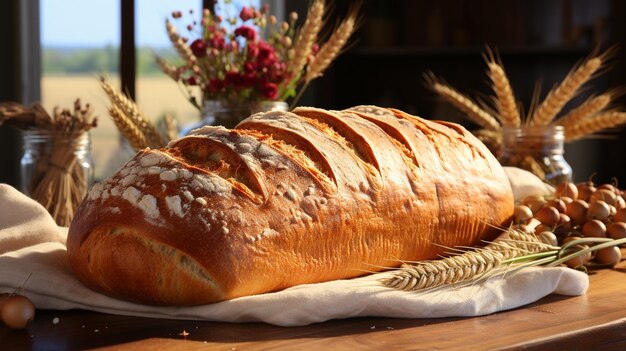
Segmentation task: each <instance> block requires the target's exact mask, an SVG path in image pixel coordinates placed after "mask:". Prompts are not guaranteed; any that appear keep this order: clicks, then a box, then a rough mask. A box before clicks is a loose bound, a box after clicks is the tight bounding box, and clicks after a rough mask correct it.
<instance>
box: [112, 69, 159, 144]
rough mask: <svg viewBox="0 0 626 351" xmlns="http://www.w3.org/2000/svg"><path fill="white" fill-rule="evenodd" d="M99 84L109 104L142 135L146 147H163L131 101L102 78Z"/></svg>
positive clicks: (142, 114)
mask: <svg viewBox="0 0 626 351" xmlns="http://www.w3.org/2000/svg"><path fill="white" fill-rule="evenodd" d="M100 82H101V86H102V89H103V90H104V91H105V93H106V94H107V96H108V97H109V99H110V100H111V103H112V104H113V105H115V106H117V107H118V108H119V109H120V110H121V111H122V112H123V114H124V115H125V116H126V117H127V120H128V121H130V122H132V123H133V124H134V125H135V126H136V127H137V128H138V130H139V131H140V132H141V133H142V134H143V136H144V139H145V143H146V145H147V146H148V147H153V148H160V147H163V146H165V141H164V140H163V138H162V137H161V135H160V134H159V133H158V132H157V130H156V128H155V127H154V125H152V123H150V120H149V119H148V117H147V116H146V115H145V114H144V113H143V112H141V111H140V110H139V108H138V107H137V105H136V104H135V103H134V102H133V101H132V100H130V99H129V98H127V97H126V96H125V95H124V94H122V93H121V92H119V91H118V90H117V89H115V88H114V87H113V86H112V85H111V84H110V83H109V82H107V81H106V80H105V79H104V78H101V79H100Z"/></svg>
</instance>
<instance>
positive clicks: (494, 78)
mask: <svg viewBox="0 0 626 351" xmlns="http://www.w3.org/2000/svg"><path fill="white" fill-rule="evenodd" d="M487 67H488V68H489V74H488V75H489V78H490V79H491V82H492V88H493V91H494V92H495V93H496V101H497V105H496V106H498V112H499V115H500V121H501V122H502V125H503V126H505V127H519V125H520V124H521V118H520V113H519V109H518V107H517V103H516V102H515V96H514V95H513V89H511V84H510V82H509V79H508V78H507V76H506V73H505V72H504V68H503V67H502V66H501V65H500V64H498V63H496V61H495V58H494V57H493V55H492V54H491V53H490V59H489V61H488V62H487Z"/></svg>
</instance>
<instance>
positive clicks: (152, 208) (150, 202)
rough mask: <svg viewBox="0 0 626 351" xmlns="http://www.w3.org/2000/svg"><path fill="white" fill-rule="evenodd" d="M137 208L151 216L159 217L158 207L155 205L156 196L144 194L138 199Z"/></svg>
mask: <svg viewBox="0 0 626 351" xmlns="http://www.w3.org/2000/svg"><path fill="white" fill-rule="evenodd" d="M138 205H139V208H140V209H141V210H142V211H143V212H144V213H145V214H146V216H148V217H151V218H157V217H159V215H160V213H159V209H158V207H157V203H156V198H155V197H154V196H152V195H144V196H143V197H142V198H141V201H139V204H138Z"/></svg>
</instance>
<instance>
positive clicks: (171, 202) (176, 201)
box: [165, 195, 185, 218]
mask: <svg viewBox="0 0 626 351" xmlns="http://www.w3.org/2000/svg"><path fill="white" fill-rule="evenodd" d="M165 204H166V205H167V208H168V209H169V210H170V212H173V213H174V214H175V215H177V216H178V217H180V218H183V217H184V216H185V213H184V212H183V209H182V206H181V200H180V196H178V195H174V196H166V197H165Z"/></svg>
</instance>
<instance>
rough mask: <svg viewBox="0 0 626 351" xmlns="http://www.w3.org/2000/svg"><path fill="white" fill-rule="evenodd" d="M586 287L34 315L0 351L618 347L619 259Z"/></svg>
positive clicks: (1, 339)
mask: <svg viewBox="0 0 626 351" xmlns="http://www.w3.org/2000/svg"><path fill="white" fill-rule="evenodd" d="M590 283H591V284H590V288H589V291H588V292H587V294H586V295H583V296H577V297H567V296H558V295H550V296H547V297H545V298H543V299H542V300H540V301H538V302H536V303H534V304H532V305H528V306H525V307H523V308H518V309H515V310H511V311H505V312H500V313H496V314H492V315H488V316H483V317H476V318H441V319H389V318H355V319H347V320H335V321H329V322H326V323H319V324H314V325H309V326H305V327H291V328H284V327H277V326H272V325H267V324H263V323H241V324H235V323H216V322H198V321H180V320H163V319H149V318H138V317H125V316H115V315H107V314H101V313H96V312H90V311H82V310H72V311H49V310H38V311H37V315H36V317H35V320H34V321H33V322H32V323H31V324H30V325H29V326H28V327H27V329H26V330H10V329H8V328H7V327H6V326H0V349H2V350H28V349H32V350H79V349H86V348H104V349H110V350H126V349H128V350H164V349H167V350H270V349H272V350H273V349H296V350H320V349H322V350H323V349H328V350H342V349H349V350H354V349H358V350H381V349H393V350H406V349H410V350H432V349H463V350H472V349H476V350H485V349H542V350H545V349H560V350H576V349H583V350H589V349H593V350H605V349H615V350H625V349H626V261H624V262H622V263H621V264H620V265H618V267H617V268H615V269H610V270H609V269H605V270H601V271H598V272H595V273H592V274H591V276H590ZM55 318H58V323H56V324H55V323H54V322H53V321H54V320H55ZM187 333H188V335H184V334H187Z"/></svg>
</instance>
